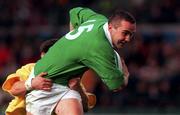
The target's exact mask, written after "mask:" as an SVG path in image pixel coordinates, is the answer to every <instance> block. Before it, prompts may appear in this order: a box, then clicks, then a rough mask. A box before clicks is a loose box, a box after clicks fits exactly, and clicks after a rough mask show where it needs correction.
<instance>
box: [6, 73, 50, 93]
mask: <svg viewBox="0 0 180 115" xmlns="http://www.w3.org/2000/svg"><path fill="white" fill-rule="evenodd" d="M45 75H47V73H45V72H42V73H40V74H39V75H38V76H37V77H35V78H33V79H32V81H31V86H32V90H33V89H36V90H45V91H50V90H51V86H52V82H51V80H50V79H46V78H43V76H45ZM25 82H26V81H17V82H15V83H14V84H12V87H11V89H10V91H9V92H10V93H11V94H12V95H14V96H19V95H25V94H26V92H27V90H28V89H27V87H26V85H25Z"/></svg>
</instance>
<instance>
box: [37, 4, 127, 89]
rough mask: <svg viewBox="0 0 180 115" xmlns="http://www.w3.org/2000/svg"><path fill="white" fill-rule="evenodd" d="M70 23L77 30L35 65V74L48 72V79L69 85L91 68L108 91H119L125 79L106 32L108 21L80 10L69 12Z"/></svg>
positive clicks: (70, 33) (61, 40)
mask: <svg viewBox="0 0 180 115" xmlns="http://www.w3.org/2000/svg"><path fill="white" fill-rule="evenodd" d="M70 21H71V23H72V25H73V26H74V27H75V30H73V31H71V32H69V33H67V34H66V35H65V36H63V37H62V38H61V39H60V40H58V41H57V42H56V43H55V44H54V45H53V46H52V47H51V48H50V49H49V51H48V52H47V53H46V55H45V56H44V57H43V58H42V59H40V60H39V61H38V62H37V63H36V65H35V75H38V74H39V73H40V72H48V75H47V76H46V78H50V79H52V80H53V81H54V82H55V83H58V84H62V85H67V83H68V80H69V79H70V78H72V77H74V76H77V75H80V74H83V72H84V71H85V70H87V69H88V68H91V69H93V70H94V71H95V72H96V73H97V74H98V75H99V76H100V78H101V79H102V81H103V82H104V83H105V84H106V85H107V86H108V87H109V89H111V90H113V89H117V88H118V87H119V86H120V85H122V83H123V80H124V78H123V73H122V72H121V71H120V69H119V68H118V66H117V65H118V64H117V63H116V62H117V61H116V54H115V53H114V50H113V48H112V46H111V45H110V43H109V41H108V39H107V38H106V36H105V33H104V30H103V25H104V24H105V23H106V22H107V18H106V17H104V16H103V15H100V14H97V13H95V12H93V11H92V10H90V9H87V8H86V9H83V8H80V7H79V8H74V9H72V10H71V11H70Z"/></svg>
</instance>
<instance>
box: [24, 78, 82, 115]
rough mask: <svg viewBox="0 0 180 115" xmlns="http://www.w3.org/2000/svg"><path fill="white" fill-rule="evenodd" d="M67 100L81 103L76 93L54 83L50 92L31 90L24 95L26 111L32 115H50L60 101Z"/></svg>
mask: <svg viewBox="0 0 180 115" xmlns="http://www.w3.org/2000/svg"><path fill="white" fill-rule="evenodd" d="M30 77H32V76H30ZM69 98H75V99H77V100H79V101H81V96H80V94H79V93H78V92H77V91H74V90H71V89H70V88H69V87H67V86H62V85H59V84H55V83H54V84H53V86H52V89H51V91H43V90H33V91H31V92H30V93H28V94H27V95H26V111H27V112H30V113H31V114H33V115H51V114H52V112H53V110H54V108H55V106H56V105H57V103H58V102H59V101H60V100H63V99H69Z"/></svg>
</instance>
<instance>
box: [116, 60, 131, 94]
mask: <svg viewBox="0 0 180 115" xmlns="http://www.w3.org/2000/svg"><path fill="white" fill-rule="evenodd" d="M121 63H122V71H123V73H124V83H123V85H121V86H120V87H119V88H118V89H115V90H113V92H117V91H121V90H122V89H124V88H125V87H126V86H127V84H128V81H129V71H128V68H127V66H126V64H125V61H124V59H123V58H121Z"/></svg>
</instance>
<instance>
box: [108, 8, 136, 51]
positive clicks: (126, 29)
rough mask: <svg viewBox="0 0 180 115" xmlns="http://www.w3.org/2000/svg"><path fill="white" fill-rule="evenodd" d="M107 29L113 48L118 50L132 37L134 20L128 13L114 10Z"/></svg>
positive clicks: (134, 25)
mask: <svg viewBox="0 0 180 115" xmlns="http://www.w3.org/2000/svg"><path fill="white" fill-rule="evenodd" d="M108 29H109V32H110V35H111V38H112V43H113V45H114V47H116V48H118V49H119V48H122V47H123V46H124V44H125V43H127V42H129V41H130V40H131V39H132V38H133V37H134V33H135V31H136V20H135V18H134V17H133V16H132V15H131V14H130V13H129V12H126V11H119V10H116V11H115V12H114V13H113V14H112V15H111V16H110V17H109V21H108Z"/></svg>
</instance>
